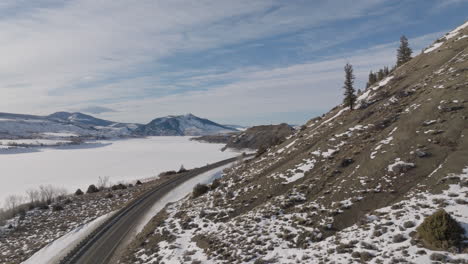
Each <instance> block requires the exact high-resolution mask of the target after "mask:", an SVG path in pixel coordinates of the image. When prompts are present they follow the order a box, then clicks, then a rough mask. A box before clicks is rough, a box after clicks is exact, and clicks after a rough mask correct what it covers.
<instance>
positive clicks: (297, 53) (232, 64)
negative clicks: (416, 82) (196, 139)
mask: <svg viewBox="0 0 468 264" xmlns="http://www.w3.org/2000/svg"><path fill="white" fill-rule="evenodd" d="M466 10H468V0H406V1H403V0H357V1H348V0H342V1H312V0H310V1H296V0H291V1H272V0H255V1H252V0H249V1H247V0H237V1H222V0H198V1H181V0H170V1H155V0H151V1H150V0H140V1H124V0H102V1H95V0H67V1H64V0H60V1H58V0H37V1H34V4H31V2H30V1H26V0H4V1H2V2H1V3H0V32H2V34H0V41H1V45H0V47H2V48H1V49H0V56H1V58H2V60H0V88H1V89H0V103H1V104H0V106H1V109H0V111H2V112H16V113H29V114H48V113H51V112H55V111H62V110H67V111H84V112H88V113H93V114H95V115H96V116H98V117H102V118H107V119H111V120H116V121H124V122H141V123H146V122H149V121H150V120H151V119H153V118H155V117H159V116H164V115H170V114H184V113H189V112H190V113H193V114H195V115H198V116H202V117H206V118H209V119H212V120H214V121H217V122H220V123H233V124H241V125H253V124H266V123H280V122H288V123H292V124H301V123H304V122H305V121H306V120H308V119H310V118H312V117H314V116H317V115H320V114H322V113H324V112H326V111H328V110H329V109H330V108H332V107H334V106H335V105H337V104H339V103H340V102H341V100H342V88H341V87H342V82H343V65H344V64H345V63H346V62H350V63H351V64H353V65H354V67H355V72H356V75H357V81H356V86H357V88H362V87H363V86H364V83H365V81H366V77H367V74H368V72H369V70H371V69H378V68H380V67H382V66H384V65H393V64H394V61H395V50H396V48H397V46H398V39H399V37H400V35H402V34H405V35H406V36H407V37H408V38H409V40H410V45H411V47H412V48H413V50H414V51H415V54H418V53H419V52H420V51H421V50H422V49H423V48H424V47H426V46H428V45H429V44H431V43H432V42H433V41H434V40H435V39H437V38H438V37H440V36H442V35H443V34H444V33H445V32H448V31H450V30H452V29H453V28H455V27H456V26H458V25H460V24H462V23H464V22H465V21H466V20H467V19H468V18H467V15H466Z"/></svg>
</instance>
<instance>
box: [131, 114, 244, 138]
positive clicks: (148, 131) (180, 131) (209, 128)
mask: <svg viewBox="0 0 468 264" xmlns="http://www.w3.org/2000/svg"><path fill="white" fill-rule="evenodd" d="M233 131H236V130H235V129H234V128H231V127H226V126H223V125H220V124H217V123H215V122H213V121H210V120H208V119H203V118H199V117H197V116H194V115H192V114H186V115H179V116H166V117H160V118H156V119H154V120H152V121H151V122H149V123H148V124H146V125H143V126H141V127H139V128H137V129H136V130H135V134H137V135H143V136H200V135H210V134H217V133H227V132H233Z"/></svg>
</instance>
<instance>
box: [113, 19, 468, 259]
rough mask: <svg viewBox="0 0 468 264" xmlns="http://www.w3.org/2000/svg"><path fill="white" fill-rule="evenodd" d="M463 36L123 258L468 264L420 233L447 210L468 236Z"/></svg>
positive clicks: (197, 201)
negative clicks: (427, 244)
mask: <svg viewBox="0 0 468 264" xmlns="http://www.w3.org/2000/svg"><path fill="white" fill-rule="evenodd" d="M467 36H468V22H467V23H465V24H464V25H463V26H461V27H459V28H457V29H456V30H454V31H452V32H450V33H449V34H448V35H446V36H445V37H443V38H441V39H440V40H438V41H437V42H436V43H434V44H433V45H432V46H431V47H430V48H428V49H426V50H425V51H424V52H423V53H422V54H420V55H418V56H416V57H415V58H413V59H412V60H411V61H409V62H408V63H406V64H404V65H402V66H400V67H399V68H397V69H396V70H395V71H393V72H392V73H391V74H390V75H389V76H388V77H387V78H386V79H384V80H382V81H381V82H380V83H378V84H376V85H374V86H371V87H370V88H369V89H368V90H367V91H365V92H364V93H363V94H361V95H360V96H359V99H358V108H357V109H355V110H353V111H351V110H349V109H348V108H344V107H343V106H337V107H336V108H334V109H332V110H331V111H330V112H329V113H327V114H325V115H324V116H322V117H320V118H315V119H312V120H310V121H309V122H308V123H307V124H306V126H305V127H304V129H302V130H301V131H298V132H297V133H296V134H295V135H294V136H292V137H290V138H289V139H288V140H286V141H285V142H284V143H282V144H280V145H278V146H275V147H273V148H270V149H269V150H268V151H266V152H265V153H264V154H262V155H261V156H260V157H257V158H254V159H252V160H250V161H248V162H245V163H243V164H242V165H239V166H237V167H235V168H232V169H230V170H228V171H226V172H225V175H224V177H223V178H222V179H221V181H220V184H219V186H218V187H217V188H215V187H213V188H212V190H210V191H209V192H207V193H206V194H204V195H201V196H199V197H197V198H193V197H186V198H185V199H183V200H181V201H180V202H177V203H175V204H172V205H170V206H169V207H167V208H166V210H165V211H163V212H161V213H160V214H159V215H158V216H157V217H156V218H154V219H153V220H152V222H151V223H150V224H149V225H148V226H147V227H146V229H145V232H144V233H143V234H141V235H140V237H139V239H138V240H137V241H135V242H134V243H133V245H132V247H131V248H130V249H129V251H128V254H127V256H126V257H125V258H124V259H123V260H122V261H121V263H254V262H255V263H333V262H334V263H352V262H353V261H354V262H368V261H370V262H372V263H399V262H400V263H430V262H431V260H440V261H442V262H446V261H458V262H456V263H466V259H468V252H467V251H466V248H465V249H464V248H463V246H462V247H461V248H452V249H450V252H446V251H440V252H435V251H434V248H432V249H428V248H425V247H424V246H423V243H422V241H421V240H420V239H418V237H417V236H415V232H414V231H415V229H416V227H417V226H418V225H419V224H421V223H422V221H423V220H424V218H425V217H426V216H427V215H429V214H432V213H434V212H435V211H437V210H438V209H440V208H444V209H445V210H446V211H448V212H449V213H451V214H452V216H453V217H454V218H455V219H456V220H457V221H458V222H460V223H461V224H462V225H463V226H464V228H465V229H468V211H467V206H466V204H467V203H468V201H467V196H468V174H467V171H468V160H467V157H468V137H467V136H466V135H468V108H467V107H468V37H467ZM463 250H464V252H460V251H463ZM192 261H193V262H192Z"/></svg>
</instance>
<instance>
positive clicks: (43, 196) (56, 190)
mask: <svg viewBox="0 0 468 264" xmlns="http://www.w3.org/2000/svg"><path fill="white" fill-rule="evenodd" d="M65 195H67V190H66V189H64V188H60V187H54V186H52V185H50V184H49V185H41V186H39V197H40V201H41V202H43V203H46V204H51V203H52V202H53V201H55V200H56V199H57V198H59V197H64V196H65Z"/></svg>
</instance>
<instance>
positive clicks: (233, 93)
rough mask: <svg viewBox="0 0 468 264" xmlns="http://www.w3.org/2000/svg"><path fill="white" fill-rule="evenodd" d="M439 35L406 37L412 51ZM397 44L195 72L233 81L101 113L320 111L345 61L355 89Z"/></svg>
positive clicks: (242, 115)
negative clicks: (259, 65)
mask: <svg viewBox="0 0 468 264" xmlns="http://www.w3.org/2000/svg"><path fill="white" fill-rule="evenodd" d="M440 35H443V34H442V33H441V32H438V33H431V34H428V35H424V36H421V37H417V38H414V39H410V43H411V44H412V46H413V48H414V49H415V54H418V52H417V50H420V49H422V48H423V47H425V46H427V45H429V44H430V43H431V42H432V41H433V40H435V39H436V38H437V37H438V36H440ZM397 47H398V42H392V43H388V44H384V45H378V46H375V47H371V48H366V49H362V50H358V51H354V52H352V53H344V54H337V55H336V56H334V57H332V58H329V59H327V60H324V61H320V62H309V63H303V64H295V65H291V66H288V67H278V68H266V69H261V68H252V67H247V68H243V69H237V70H234V71H231V72H228V73H221V74H216V73H208V74H206V75H203V74H200V75H197V76H194V77H190V78H189V80H187V81H194V82H196V83H197V84H199V85H202V84H203V83H205V82H211V81H214V80H216V81H222V80H233V81H232V83H230V84H227V85H221V86H218V87H216V88H214V89H209V90H207V91H192V92H186V93H184V94H177V95H168V96H163V97H159V98H148V99H138V100H129V101H125V102H121V103H116V104H109V107H111V108H114V109H121V111H120V112H119V113H118V114H114V113H107V114H105V115H104V117H106V118H110V119H119V118H120V119H121V120H124V121H130V120H134V116H135V114H136V116H138V117H139V120H138V121H140V122H146V121H149V120H150V119H152V118H154V117H155V116H160V115H169V114H178V113H185V112H193V113H195V114H197V115H200V116H204V117H208V118H212V119H214V120H221V121H223V122H234V123H241V124H249V118H251V116H252V115H259V116H262V115H263V116H264V115H271V114H272V113H283V112H304V111H308V112H315V113H321V112H325V111H327V110H328V109H330V108H332V107H333V106H335V105H336V104H339V103H340V102H341V100H342V88H341V87H342V85H343V83H342V82H343V66H344V64H345V63H346V62H351V63H352V64H353V66H354V69H355V74H356V76H357V79H358V82H357V83H356V86H357V88H363V87H364V82H365V81H366V80H367V75H368V73H369V70H371V69H373V70H377V69H379V68H382V67H383V66H385V65H389V66H390V65H393V64H394V62H395V53H396V48H397ZM214 109H216V110H214ZM253 113H254V114H253ZM132 118H133V119H132ZM309 118H312V116H310V117H309ZM275 121H278V120H275ZM303 121H305V120H303Z"/></svg>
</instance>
